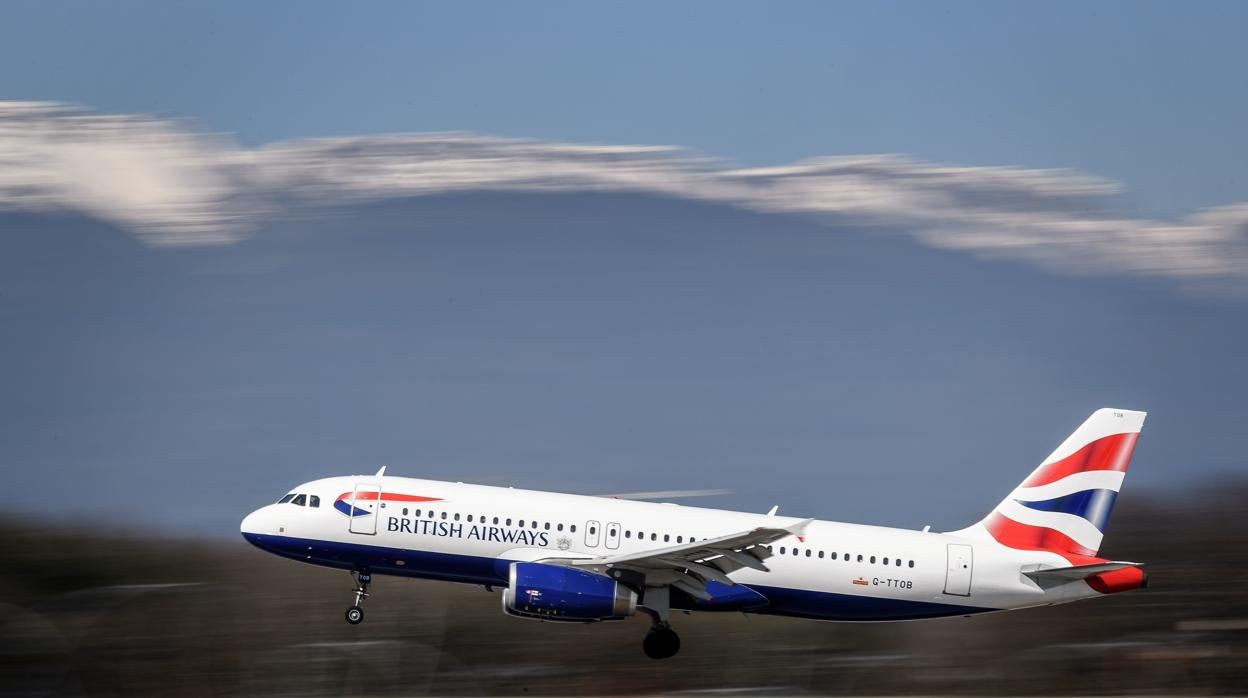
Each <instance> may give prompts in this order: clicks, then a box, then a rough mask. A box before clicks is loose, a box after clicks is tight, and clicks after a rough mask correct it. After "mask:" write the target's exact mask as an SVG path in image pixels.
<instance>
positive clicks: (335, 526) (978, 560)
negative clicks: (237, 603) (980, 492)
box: [242, 476, 1098, 621]
mask: <svg viewBox="0 0 1248 698" xmlns="http://www.w3.org/2000/svg"><path fill="white" fill-rule="evenodd" d="M360 488H363V490H361V489H360ZM359 491H377V492H379V493H380V494H379V495H378V496H377V497H375V499H374V500H373V501H372V502H371V503H369V504H368V506H367V508H365V510H363V511H361V509H357V508H355V507H352V506H351V505H350V502H351V501H354V499H353V498H354V497H355V496H357V495H355V494H354V493H357V492H359ZM292 494H298V495H304V504H303V505H302V506H300V505H298V504H296V503H294V502H287V503H278V504H271V505H268V506H265V507H263V508H261V509H258V510H257V511H255V512H253V513H252V514H251V515H250V516H248V517H247V518H246V519H245V520H244V521H243V523H242V531H243V533H244V535H245V536H246V537H247V539H248V540H250V541H251V542H252V543H254V544H256V545H257V546H259V547H261V548H263V549H265V550H267V551H269V552H273V553H275V554H279V555H282V556H285V557H289V558H292V559H297V560H302V561H305V562H309V563H312V564H319V565H326V566H331V567H339V568H343V569H360V570H368V571H370V572H371V573H378V574H393V575H403V576H411V577H421V578H428V579H439V580H445V581H455V582H464V583H472V584H481V585H486V586H495V585H497V586H506V584H507V579H508V577H507V569H508V567H509V566H510V565H511V563H513V562H534V561H539V560H550V559H555V558H596V557H602V556H609V555H613V554H617V553H630V552H635V551H646V550H655V549H660V548H667V547H671V546H674V545H678V544H680V543H683V542H686V541H690V540H691V539H697V540H704V539H709V538H715V537H717V536H722V535H725V534H730V533H733V532H737V531H746V530H750V529H753V528H756V527H760V526H774V527H785V526H787V525H791V524H794V523H797V522H799V521H800V519H795V518H789V517H780V516H767V515H763V514H754V513H746V512H736V511H726V510H718V509H705V508H698V507H686V506H679V505H675V504H657V503H650V502H641V501H632V500H621V499H613V498H604V497H589V496H581V495H570V494H559V493H552V492H540V491H532V490H520V489H512V488H508V487H488V486H482V485H470V484H463V483H450V482H440V481H435V480H422V479H414V478H403V477H394V476H347V477H335V478H327V479H323V480H316V481H313V482H310V483H307V484H305V485H301V486H299V487H297V488H295V489H294V490H292ZM344 495H345V496H346V497H347V499H346V500H344V499H343V497H344ZM312 497H315V498H317V499H318V500H319V506H316V507H313V506H310V502H311V498H312ZM344 501H345V502H346V503H345V504H344V503H343V502H344ZM361 507H362V508H363V505H361ZM768 547H769V548H770V552H771V555H770V556H769V557H767V558H766V559H765V563H766V567H767V568H768V570H769V571H761V570H755V569H740V570H737V571H734V572H732V573H731V574H730V577H731V580H732V581H733V582H734V583H736V584H740V585H746V586H748V587H749V588H751V589H753V590H755V591H757V592H759V593H760V594H762V595H763V596H765V597H767V599H768V604H767V605H766V606H764V607H762V608H759V609H757V610H756V612H758V613H771V614H778V615H788V616H798V617H806V618H815V619H823V620H866V621H880V620H906V619H917V618H931V617H940V616H950V615H966V614H971V613H978V612H984V611H991V610H1003V609H1011V608H1023V607H1028V606H1037V605H1045V604H1054V603H1063V602H1066V601H1073V600H1076V599H1079V598H1087V597H1093V596H1097V595H1098V593H1097V592H1096V591H1094V590H1093V589H1091V588H1090V587H1089V586H1088V585H1087V584H1086V583H1084V582H1083V581H1082V580H1077V581H1071V582H1069V583H1064V584H1060V585H1057V586H1050V587H1049V588H1047V589H1042V588H1041V587H1040V586H1039V585H1037V583H1036V582H1034V581H1032V579H1030V578H1029V577H1027V576H1026V575H1024V574H1023V571H1024V570H1028V569H1037V568H1048V567H1062V566H1066V565H1068V564H1069V563H1068V562H1067V561H1066V560H1065V559H1063V558H1062V557H1061V556H1060V555H1057V554H1054V553H1052V552H1045V551H1026V550H1016V549H1012V548H1007V547H1005V546H1003V545H1000V544H998V543H996V542H995V541H993V540H991V539H984V538H964V537H959V536H952V535H949V534H942V533H932V532H921V531H911V530H903V529H895V528H884V527H878V526H864V525H857V524H847V523H837V522H833V521H813V522H811V523H810V524H809V525H807V526H806V527H805V529H804V535H802V536H800V539H799V537H798V536H791V537H789V538H785V539H781V540H777V541H774V542H773V543H771V544H770V545H769V546H768ZM682 604H683V605H682ZM673 607H677V608H680V607H684V608H694V609H697V610H711V611H713V610H719V609H717V608H716V607H715V605H714V603H699V602H697V601H696V600H694V599H691V598H687V599H684V600H683V601H681V600H680V599H678V598H674V599H673Z"/></svg>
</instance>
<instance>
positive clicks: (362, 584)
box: [346, 570, 373, 625]
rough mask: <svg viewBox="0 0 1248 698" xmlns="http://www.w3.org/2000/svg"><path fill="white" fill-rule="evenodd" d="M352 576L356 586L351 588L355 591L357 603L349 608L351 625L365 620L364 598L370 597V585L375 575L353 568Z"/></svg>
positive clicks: (347, 613)
mask: <svg viewBox="0 0 1248 698" xmlns="http://www.w3.org/2000/svg"><path fill="white" fill-rule="evenodd" d="M351 578H352V579H353V580H354V581H355V588H354V589H352V590H351V591H352V592H354V593H355V604H354V605H353V606H351V607H350V608H348V609H347V612H346V618H347V622H348V623H350V624H351V625H359V624H360V623H362V622H363V621H364V599H367V598H368V585H369V583H370V582H372V581H373V575H371V574H369V573H368V572H367V571H359V572H356V571H354V570H352V571H351Z"/></svg>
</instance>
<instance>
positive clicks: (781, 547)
mask: <svg viewBox="0 0 1248 698" xmlns="http://www.w3.org/2000/svg"><path fill="white" fill-rule="evenodd" d="M780 554H781V555H783V554H784V546H783V545H782V546H780Z"/></svg>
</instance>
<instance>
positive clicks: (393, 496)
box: [338, 492, 442, 502]
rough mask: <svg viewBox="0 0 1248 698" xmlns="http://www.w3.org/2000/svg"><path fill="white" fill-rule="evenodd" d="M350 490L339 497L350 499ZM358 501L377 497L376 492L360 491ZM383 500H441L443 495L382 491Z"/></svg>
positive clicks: (357, 495)
mask: <svg viewBox="0 0 1248 698" xmlns="http://www.w3.org/2000/svg"><path fill="white" fill-rule="evenodd" d="M350 497H351V493H350V492H343V493H342V494H340V495H338V499H349V498H350ZM355 498H356V500H357V501H361V502H362V501H365V500H369V499H377V493H376V492H359V493H356V496H355ZM381 501H383V502H440V501H442V498H441V497H422V496H420V495H417V494H399V493H397V492H382V493H381Z"/></svg>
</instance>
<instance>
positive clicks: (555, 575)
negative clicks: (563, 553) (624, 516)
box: [503, 562, 637, 623]
mask: <svg viewBox="0 0 1248 698" xmlns="http://www.w3.org/2000/svg"><path fill="white" fill-rule="evenodd" d="M508 577H509V579H508V582H509V583H508V586H507V588H506V589H505V590H504V591H503V613H506V614H507V615H509V616H516V617H518V618H534V619H539V620H551V621H562V622H567V623H589V622H593V621H598V620H618V619H621V618H624V617H626V616H631V615H633V613H635V612H636V611H637V594H636V592H634V591H633V590H632V589H629V588H628V587H626V586H624V585H623V584H621V583H619V582H617V581H615V580H614V579H609V578H607V577H604V576H602V575H600V574H594V573H593V572H585V571H584V570H578V569H575V568H573V567H566V566H563V565H547V564H543V563H540V562H513V563H511V570H510V573H509V575H508Z"/></svg>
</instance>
